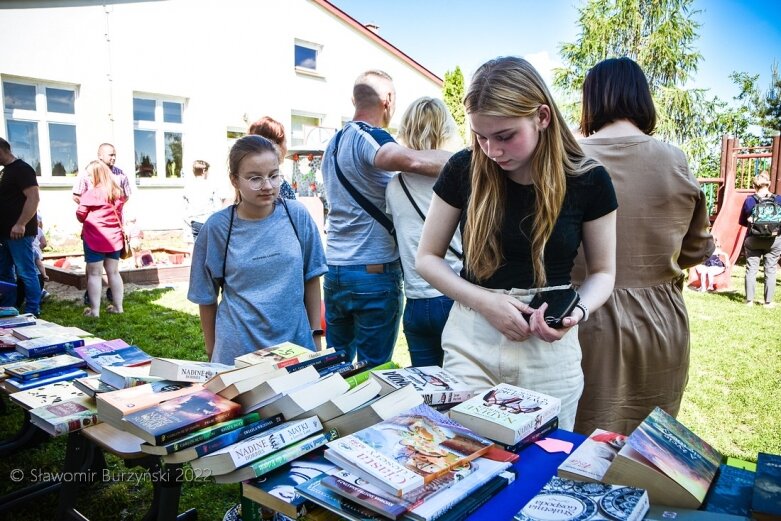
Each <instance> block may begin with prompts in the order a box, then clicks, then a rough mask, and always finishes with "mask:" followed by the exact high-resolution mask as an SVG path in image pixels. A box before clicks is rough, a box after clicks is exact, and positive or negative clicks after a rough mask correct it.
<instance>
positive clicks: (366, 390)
mask: <svg viewBox="0 0 781 521" xmlns="http://www.w3.org/2000/svg"><path fill="white" fill-rule="evenodd" d="M347 385H348V386H349V384H347ZM379 393H380V384H379V382H377V380H374V379H369V380H366V381H364V382H363V383H361V384H359V385H358V386H357V387H353V388H351V389H350V390H348V391H346V392H344V393H342V394H340V395H338V396H334V397H333V398H331V399H330V400H328V401H326V402H324V403H322V404H320V405H318V406H317V407H315V408H314V409H312V414H314V415H316V416H317V417H318V418H320V421H322V422H325V421H328V420H332V419H334V418H336V417H337V416H341V415H342V414H347V413H348V412H350V411H352V410H353V409H355V408H357V407H360V406H361V405H363V404H365V403H367V402H369V401H370V400H372V399H374V398H376V397H377V395H378V394H379Z"/></svg>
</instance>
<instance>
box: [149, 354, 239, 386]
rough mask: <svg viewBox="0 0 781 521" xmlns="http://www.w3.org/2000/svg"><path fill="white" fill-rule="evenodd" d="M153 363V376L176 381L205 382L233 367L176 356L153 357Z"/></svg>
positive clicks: (150, 370)
mask: <svg viewBox="0 0 781 521" xmlns="http://www.w3.org/2000/svg"><path fill="white" fill-rule="evenodd" d="M151 364H152V365H151V367H150V369H149V374H150V375H151V376H158V377H160V378H163V379H164V380H173V381H174V382H198V383H204V382H206V381H207V380H209V379H210V378H212V377H213V376H215V375H216V374H218V373H221V372H223V371H230V370H231V369H233V366H231V365H225V364H218V363H216V362H197V361H193V360H177V359H175V358H153V359H152V362H151Z"/></svg>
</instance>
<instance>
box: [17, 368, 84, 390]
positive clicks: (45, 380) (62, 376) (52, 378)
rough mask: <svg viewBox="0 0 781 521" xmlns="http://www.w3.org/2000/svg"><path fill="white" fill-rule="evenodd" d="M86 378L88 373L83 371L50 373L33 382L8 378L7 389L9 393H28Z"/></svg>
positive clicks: (68, 370) (70, 370)
mask: <svg viewBox="0 0 781 521" xmlns="http://www.w3.org/2000/svg"><path fill="white" fill-rule="evenodd" d="M84 376H87V371H84V370H83V369H63V370H62V371H58V372H55V373H50V374H48V375H46V376H43V377H41V378H33V379H32V380H21V379H19V378H7V379H6V380H5V387H6V389H7V390H8V391H9V392H11V393H17V392H19V391H26V390H27V389H35V388H37V387H43V386H44V385H49V384H53V383H55V382H68V381H71V380H75V379H76V378H82V377H84Z"/></svg>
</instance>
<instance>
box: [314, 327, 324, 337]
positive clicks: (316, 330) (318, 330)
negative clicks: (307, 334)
mask: <svg viewBox="0 0 781 521" xmlns="http://www.w3.org/2000/svg"><path fill="white" fill-rule="evenodd" d="M324 334H325V331H323V330H322V329H313V330H312V336H323V335H324Z"/></svg>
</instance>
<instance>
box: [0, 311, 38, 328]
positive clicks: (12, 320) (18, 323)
mask: <svg viewBox="0 0 781 521" xmlns="http://www.w3.org/2000/svg"><path fill="white" fill-rule="evenodd" d="M32 325H35V315H33V314H32V313H25V314H24V315H16V316H14V317H2V318H0V328H3V329H14V328H17V327H27V326H32Z"/></svg>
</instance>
